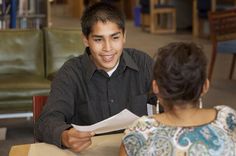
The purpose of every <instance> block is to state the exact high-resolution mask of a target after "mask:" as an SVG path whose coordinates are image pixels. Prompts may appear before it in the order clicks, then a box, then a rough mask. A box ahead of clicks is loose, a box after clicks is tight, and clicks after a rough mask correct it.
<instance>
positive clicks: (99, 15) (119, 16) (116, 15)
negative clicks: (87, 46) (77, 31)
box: [81, 2, 125, 37]
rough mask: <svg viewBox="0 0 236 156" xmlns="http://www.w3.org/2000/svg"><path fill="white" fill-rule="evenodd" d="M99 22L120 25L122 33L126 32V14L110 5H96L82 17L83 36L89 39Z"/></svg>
mask: <svg viewBox="0 0 236 156" xmlns="http://www.w3.org/2000/svg"><path fill="white" fill-rule="evenodd" d="M98 21H101V22H103V23H106V22H114V23H116V24H117V25H118V27H119V28H120V29H122V32H123V33H124V32H125V17H124V14H123V13H122V12H121V11H120V10H119V9H118V8H116V7H115V6H114V5H112V4H109V3H103V2H100V3H95V4H94V5H92V6H91V7H88V8H87V9H86V10H85V11H84V13H83V16H82V17H81V27H82V32H83V34H84V35H85V36H86V37H88V36H89V34H90V33H91V31H92V27H93V25H94V24H96V23H97V22H98Z"/></svg>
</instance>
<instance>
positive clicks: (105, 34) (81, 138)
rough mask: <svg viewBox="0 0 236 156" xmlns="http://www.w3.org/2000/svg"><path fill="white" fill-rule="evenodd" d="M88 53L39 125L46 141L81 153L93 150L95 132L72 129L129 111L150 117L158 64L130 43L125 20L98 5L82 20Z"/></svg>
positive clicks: (61, 78) (59, 83)
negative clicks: (154, 71)
mask: <svg viewBox="0 0 236 156" xmlns="http://www.w3.org/2000/svg"><path fill="white" fill-rule="evenodd" d="M81 27H82V32H83V35H84V37H83V40H84V44H85V45H86V47H87V48H86V49H85V52H84V54H83V55H81V56H79V57H76V58H72V59H71V60H69V61H67V62H66V63H65V64H64V65H63V67H62V68H61V69H60V70H59V72H58V73H57V75H56V77H55V78H54V80H53V82H52V86H51V92H50V95H49V97H48V101H47V104H46V106H45V107H44V110H43V112H42V114H41V116H40V118H39V120H38V122H37V125H36V129H37V130H36V135H37V138H38V139H39V140H41V141H44V142H47V143H51V144H55V145H57V146H59V147H66V148H70V149H71V150H72V151H75V152H79V151H81V150H83V149H85V148H87V147H88V146H89V145H90V144H91V137H92V136H93V135H94V133H93V132H79V131H76V130H75V129H74V128H72V126H71V124H72V123H73V124H77V125H91V124H94V123H97V122H99V121H101V120H104V119H106V118H109V117H110V116H113V115H115V114H117V113H119V112H120V111H122V110H123V109H125V108H127V109H129V110H130V111H132V112H133V113H135V114H137V115H140V116H141V115H145V114H147V101H148V97H147V93H148V92H149V90H150V87H151V80H152V65H153V60H152V59H151V58H150V56H148V55H147V54H145V53H143V52H140V51H138V50H135V49H126V48H123V45H124V43H125V40H126V33H125V21H124V16H123V14H122V13H121V12H120V11H119V10H118V9H117V8H115V7H114V6H112V5H109V4H106V3H97V4H95V5H93V6H91V7H89V8H88V9H87V10H86V11H85V12H84V14H83V16H82V19H81Z"/></svg>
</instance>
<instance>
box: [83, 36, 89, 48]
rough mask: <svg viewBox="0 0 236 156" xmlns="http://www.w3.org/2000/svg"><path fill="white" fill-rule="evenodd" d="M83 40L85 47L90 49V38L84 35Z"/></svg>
mask: <svg viewBox="0 0 236 156" xmlns="http://www.w3.org/2000/svg"><path fill="white" fill-rule="evenodd" d="M82 39H83V42H84V45H85V47H89V43H88V38H87V37H86V36H84V35H82Z"/></svg>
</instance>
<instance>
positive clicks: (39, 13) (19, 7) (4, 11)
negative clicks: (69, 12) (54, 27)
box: [0, 0, 51, 29]
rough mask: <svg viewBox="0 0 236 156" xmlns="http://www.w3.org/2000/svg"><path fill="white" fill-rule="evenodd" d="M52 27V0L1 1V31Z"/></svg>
mask: <svg viewBox="0 0 236 156" xmlns="http://www.w3.org/2000/svg"><path fill="white" fill-rule="evenodd" d="M50 26H51V18H50V0H0V29H28V28H30V29H34V28H35V29H41V28H43V27H50Z"/></svg>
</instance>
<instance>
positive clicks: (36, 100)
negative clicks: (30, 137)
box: [32, 95, 48, 142]
mask: <svg viewBox="0 0 236 156" xmlns="http://www.w3.org/2000/svg"><path fill="white" fill-rule="evenodd" d="M47 99H48V96H43V95H36V96H33V99H32V103H33V123H34V125H35V123H36V121H37V120H38V118H39V116H40V114H41V112H42V110H43V106H44V105H45V104H46V101H47ZM34 142H37V139H36V137H35V128H34Z"/></svg>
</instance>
